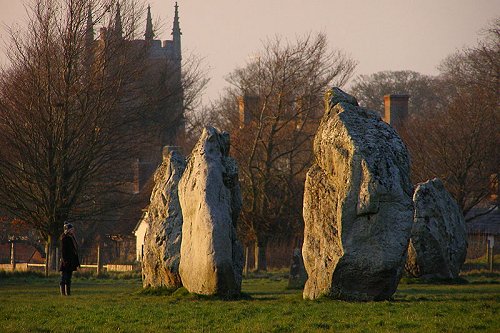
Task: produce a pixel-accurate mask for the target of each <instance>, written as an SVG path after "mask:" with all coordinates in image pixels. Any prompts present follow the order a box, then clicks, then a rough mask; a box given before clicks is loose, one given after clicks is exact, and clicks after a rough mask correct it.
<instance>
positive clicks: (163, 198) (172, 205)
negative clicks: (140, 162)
mask: <svg viewBox="0 0 500 333" xmlns="http://www.w3.org/2000/svg"><path fill="white" fill-rule="evenodd" d="M163 153H164V157H163V162H162V164H161V165H160V166H159V167H158V169H157V170H156V172H155V175H154V181H155V185H154V188H153V192H152V194H151V202H150V205H149V207H148V211H147V212H146V214H145V218H147V219H148V220H149V224H148V229H147V231H146V235H145V237H144V257H143V263H142V275H143V286H144V287H168V288H178V287H181V286H182V284H181V279H180V275H179V261H180V252H181V239H182V211H181V206H180V203H179V197H178V193H177V191H178V190H177V187H178V184H179V181H180V179H181V176H182V173H183V172H184V169H185V168H186V161H185V159H184V157H183V156H181V154H180V153H178V152H177V151H175V150H168V149H167V150H164V152H163Z"/></svg>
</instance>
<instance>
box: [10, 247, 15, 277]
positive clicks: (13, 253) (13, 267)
mask: <svg viewBox="0 0 500 333" xmlns="http://www.w3.org/2000/svg"><path fill="white" fill-rule="evenodd" d="M10 264H11V265H12V271H15V270H16V242H15V241H14V240H12V242H11V244H10Z"/></svg>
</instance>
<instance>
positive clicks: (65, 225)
mask: <svg viewBox="0 0 500 333" xmlns="http://www.w3.org/2000/svg"><path fill="white" fill-rule="evenodd" d="M63 229H64V232H66V231H68V230H69V229H73V225H72V224H71V223H69V222H64V227H63Z"/></svg>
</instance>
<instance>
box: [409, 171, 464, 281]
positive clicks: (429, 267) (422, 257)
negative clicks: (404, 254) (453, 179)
mask: <svg viewBox="0 0 500 333" xmlns="http://www.w3.org/2000/svg"><path fill="white" fill-rule="evenodd" d="M413 203H414V207H415V213H414V220H413V228H412V231H411V239H410V245H409V246H408V259H407V261H406V271H407V272H408V273H409V274H410V275H412V276H414V277H423V278H434V279H456V278H458V274H459V273H460V267H461V266H462V264H463V263H464V261H465V256H466V254H467V231H466V226H465V219H464V216H463V215H462V213H461V211H460V208H459V207H458V205H457V203H456V202H455V200H454V199H453V198H452V197H451V195H450V194H449V193H448V191H446V189H445V188H444V185H443V183H442V182H441V180H439V179H437V178H434V179H432V180H429V181H427V182H425V183H421V184H418V185H417V188H416V189H415V193H414V194H413Z"/></svg>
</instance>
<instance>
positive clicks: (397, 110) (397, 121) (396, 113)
mask: <svg viewBox="0 0 500 333" xmlns="http://www.w3.org/2000/svg"><path fill="white" fill-rule="evenodd" d="M409 99H410V95H406V94H391V95H385V96H384V109H385V110H384V111H385V112H384V121H385V122H386V123H388V124H390V125H391V126H392V127H394V128H398V127H400V126H401V125H402V124H403V123H404V122H405V120H406V118H408V100H409Z"/></svg>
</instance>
